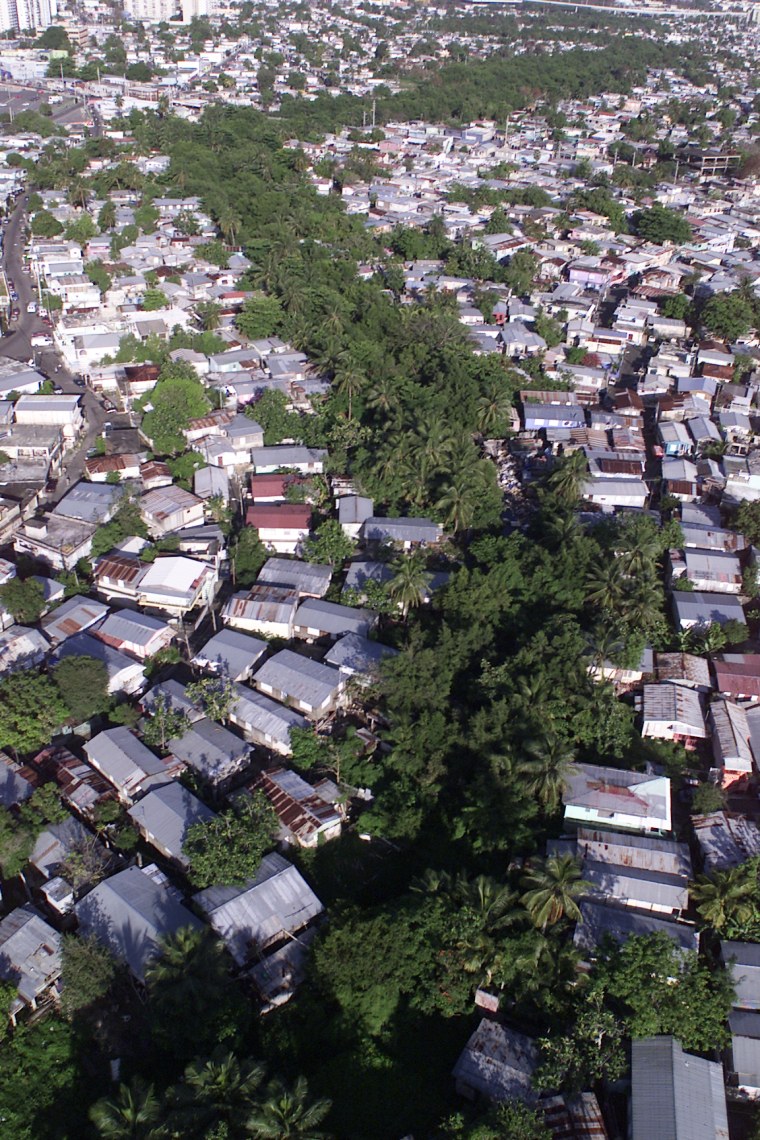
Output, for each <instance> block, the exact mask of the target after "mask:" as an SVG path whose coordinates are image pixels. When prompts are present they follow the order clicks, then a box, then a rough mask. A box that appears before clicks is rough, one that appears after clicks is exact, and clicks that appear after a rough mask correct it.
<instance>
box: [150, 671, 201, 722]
mask: <svg viewBox="0 0 760 1140" xmlns="http://www.w3.org/2000/svg"><path fill="white" fill-rule="evenodd" d="M159 696H161V697H163V698H164V700H165V701H166V705H167V707H168V708H169V709H171V710H172V711H174V712H181V713H184V714H185V716H186V717H187V719H188V720H190V721H193V720H203V713H202V712H201V710H200V709H199V708H198V706H197V705H194V704H193V702H192V701H191V700H190V699H189V697H188V696H187V686H186V685H183V684H182V682H181V681H175V680H174V679H173V678H172V679H170V680H168V681H160V682H159V683H158V684H157V685H154V686H153V688H152V689H149V690H148V692H147V693H144V694H143V696H142V697H141V698H140V704H141V705H142V707H143V709H144V711H145V712H147V713H149V714H150V715H151V716H152V715H153V709H154V708H155V705H156V700H157V698H158V697H159Z"/></svg>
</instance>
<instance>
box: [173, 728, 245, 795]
mask: <svg viewBox="0 0 760 1140" xmlns="http://www.w3.org/2000/svg"><path fill="white" fill-rule="evenodd" d="M169 747H170V748H171V750H172V754H173V755H174V756H175V757H176V759H177V760H178V761H180V763H181V764H182V765H183V766H187V767H188V768H192V769H193V771H194V772H196V773H197V774H198V776H199V777H200V779H201V780H202V781H203V783H204V784H207V785H209V786H210V787H213V788H215V789H217V790H218V789H220V788H221V787H222V786H224V785H227V784H229V782H230V780H232V778H233V777H234V776H236V775H237V774H238V772H241V771H242V770H243V768H245V766H246V765H247V763H248V756H249V753H250V748H249V747H248V745H247V744H246V742H245V741H244V740H241V739H240V737H239V736H235V734H234V732H230V731H229V729H227V728H224V727H223V726H222V725H221V724H217V722H216V721H214V720H209V719H208V718H207V717H204V718H203V719H202V720H198V721H196V722H195V724H191V725H190V727H189V728H188V729H187V731H186V732H185V733H183V735H182V736H181V737H179V738H176V737H175V738H174V739H173V740H170V741H169Z"/></svg>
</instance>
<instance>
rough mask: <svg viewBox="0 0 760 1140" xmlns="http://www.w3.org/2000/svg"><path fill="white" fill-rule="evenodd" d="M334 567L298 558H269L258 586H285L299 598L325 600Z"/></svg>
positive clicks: (260, 572) (257, 582)
mask: <svg viewBox="0 0 760 1140" xmlns="http://www.w3.org/2000/svg"><path fill="white" fill-rule="evenodd" d="M331 579H332V567H331V566H323V565H322V564H321V563H319V562H301V561H300V560H299V559H297V558H268V559H267V560H266V562H265V563H264V565H263V566H262V567H261V570H260V571H259V576H258V578H257V579H256V584H257V585H259V584H260V585H265V586H283V587H285V589H288V590H296V591H297V592H298V596H299V598H323V597H324V596H325V594H326V593H327V591H328V590H329V589H330V581H331Z"/></svg>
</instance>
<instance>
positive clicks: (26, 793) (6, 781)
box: [0, 752, 34, 808]
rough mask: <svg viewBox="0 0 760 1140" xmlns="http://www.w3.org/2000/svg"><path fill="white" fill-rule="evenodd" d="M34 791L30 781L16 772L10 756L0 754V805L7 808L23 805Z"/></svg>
mask: <svg viewBox="0 0 760 1140" xmlns="http://www.w3.org/2000/svg"><path fill="white" fill-rule="evenodd" d="M33 791H34V788H33V787H32V785H31V784H30V783H29V781H28V780H26V779H24V777H23V776H20V775H19V773H18V772H17V771H16V766H15V765H14V763H13V761H12V760H11V758H10V756H6V754H5V753H4V752H0V804H1V805H2V806H3V807H6V808H8V807H13V805H14V804H22V803H23V802H24V800H28V799H29V797H30V796H31V794H32V792H33Z"/></svg>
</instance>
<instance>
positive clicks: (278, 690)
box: [253, 649, 346, 720]
mask: <svg viewBox="0 0 760 1140" xmlns="http://www.w3.org/2000/svg"><path fill="white" fill-rule="evenodd" d="M253 683H254V685H255V686H256V688H257V689H259V691H260V692H262V693H264V694H266V695H267V696H270V697H274V698H275V700H278V701H282V703H283V704H289V705H292V706H293V708H296V709H298V710H299V711H300V712H303V713H304V714H305V715H306V716H307V717H309V718H310V719H312V720H316V719H318V718H319V717H321V716H324V715H325V714H326V713H328V712H332V711H333V709H334V708H335V707H336V706H337V705H338V703H339V702H340V698H341V697H342V695H343V691H344V689H345V686H346V682H345V680H344V678H343V677H342V676H341V674H340V672H339V671H338V670H337V669H333V668H331V667H330V666H329V665H320V664H319V662H318V661H312V660H311V659H310V658H308V657H302V656H301V655H300V654H298V653H294V652H293V651H292V650H291V649H281V650H280V652H279V653H275V654H274V656H273V657H270V658H269V660H268V661H265V662H264V664H263V665H262V666H261V668H260V669H258V671H257V672H256V673H255V674H254V676H253Z"/></svg>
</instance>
